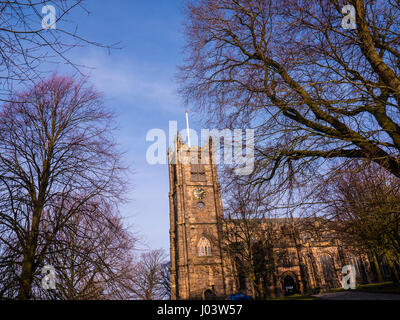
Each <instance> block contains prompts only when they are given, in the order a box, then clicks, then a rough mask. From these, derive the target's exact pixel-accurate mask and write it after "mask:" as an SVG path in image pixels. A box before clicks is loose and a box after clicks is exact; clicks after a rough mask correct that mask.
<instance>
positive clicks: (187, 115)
mask: <svg viewBox="0 0 400 320" xmlns="http://www.w3.org/2000/svg"><path fill="white" fill-rule="evenodd" d="M186 130H187V136H188V144H189V148H190V147H191V146H190V131H189V112H188V111H187V110H186Z"/></svg>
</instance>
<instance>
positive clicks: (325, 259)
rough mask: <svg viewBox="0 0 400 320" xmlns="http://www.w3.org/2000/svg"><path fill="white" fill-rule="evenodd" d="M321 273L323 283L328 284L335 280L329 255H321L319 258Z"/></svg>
mask: <svg viewBox="0 0 400 320" xmlns="http://www.w3.org/2000/svg"><path fill="white" fill-rule="evenodd" d="M320 261H321V267H322V273H323V274H324V277H325V281H326V282H330V281H332V280H334V279H335V271H334V269H333V265H332V259H331V257H330V256H329V255H327V254H323V255H322V256H321V259H320Z"/></svg>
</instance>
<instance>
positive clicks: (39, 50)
mask: <svg viewBox="0 0 400 320" xmlns="http://www.w3.org/2000/svg"><path fill="white" fill-rule="evenodd" d="M46 5H51V6H52V7H53V8H54V9H55V12H54V13H55V25H52V24H51V23H52V22H53V21H51V19H48V20H47V19H46V15H48V14H49V13H50V11H49V9H48V10H44V12H45V13H42V9H43V8H44V7H45V6H46ZM79 9H81V10H86V9H85V8H84V1H83V0H54V1H51V3H49V2H48V1H45V0H37V1H32V0H28V1H0V26H1V27H0V99H1V100H6V99H8V98H9V94H10V92H12V91H13V89H14V87H15V86H17V85H20V84H21V83H23V84H27V85H28V86H29V85H31V84H32V82H35V81H36V80H37V79H38V77H41V76H42V72H43V71H45V70H46V68H45V67H44V66H45V65H46V64H47V65H53V64H54V63H60V62H62V63H67V64H69V65H71V66H72V67H73V68H75V69H76V70H78V68H77V66H76V64H74V63H73V62H72V61H71V60H70V59H69V55H68V51H70V50H71V49H73V48H75V47H80V46H83V45H85V44H88V45H95V46H100V47H106V48H111V47H113V46H106V45H102V44H99V43H95V42H92V41H89V40H86V39H84V38H82V37H81V36H80V35H79V34H78V33H77V27H78V22H76V23H72V22H71V21H70V20H69V19H68V17H69V16H70V15H71V13H72V12H76V11H77V10H79ZM42 20H45V21H46V23H47V24H48V26H50V28H44V27H43V26H42ZM52 26H54V28H52Z"/></svg>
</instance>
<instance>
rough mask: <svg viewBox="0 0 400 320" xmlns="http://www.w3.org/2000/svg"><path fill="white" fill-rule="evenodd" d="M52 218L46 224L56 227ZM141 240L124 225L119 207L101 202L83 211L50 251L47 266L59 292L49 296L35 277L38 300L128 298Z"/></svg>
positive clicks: (68, 225) (46, 259)
mask: <svg viewBox="0 0 400 320" xmlns="http://www.w3.org/2000/svg"><path fill="white" fill-rule="evenodd" d="M53 218H54V217H52V216H51V215H49V216H48V217H46V219H45V220H46V223H48V224H50V226H49V227H48V229H50V230H51V229H53V228H54V227H52V226H51V224H52V223H53V221H55V220H54V219H53ZM134 244H135V238H134V237H133V236H132V235H131V234H130V233H128V232H127V231H126V230H125V229H124V227H123V224H122V221H121V218H120V217H119V216H118V214H117V211H116V209H115V208H114V206H112V205H109V203H107V202H105V201H101V199H95V200H93V201H91V202H88V203H87V204H86V205H85V206H82V207H81V209H80V210H79V212H77V213H76V214H75V215H74V216H72V217H71V218H70V219H69V221H68V222H67V223H66V224H65V225H64V227H63V228H62V230H61V231H60V232H59V233H58V234H57V238H56V239H55V240H54V241H53V243H52V244H51V245H50V246H49V250H48V254H46V258H45V263H44V264H46V265H51V266H53V267H54V268H55V273H56V288H55V290H43V288H41V280H42V279H43V275H40V276H38V277H35V282H34V283H35V285H34V286H33V287H34V290H33V291H34V296H35V298H45V299H49V298H50V299H67V300H89V299H96V300H99V299H124V298H127V294H126V293H127V292H126V288H125V286H126V284H127V283H128V282H129V281H130V278H129V271H130V268H131V266H132V263H133V246H134Z"/></svg>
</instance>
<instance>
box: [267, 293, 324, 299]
mask: <svg viewBox="0 0 400 320" xmlns="http://www.w3.org/2000/svg"><path fill="white" fill-rule="evenodd" d="M268 300H321V299H320V298H317V297H313V296H310V295H301V294H294V295H292V296H283V297H278V298H270V299H268Z"/></svg>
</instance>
